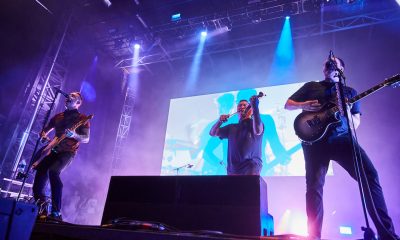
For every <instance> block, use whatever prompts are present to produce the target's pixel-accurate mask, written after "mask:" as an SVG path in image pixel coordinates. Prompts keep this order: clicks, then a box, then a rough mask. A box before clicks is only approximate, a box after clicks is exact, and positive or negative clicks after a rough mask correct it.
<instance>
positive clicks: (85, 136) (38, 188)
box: [33, 92, 89, 220]
mask: <svg viewBox="0 0 400 240" xmlns="http://www.w3.org/2000/svg"><path fill="white" fill-rule="evenodd" d="M81 105H82V96H81V94H80V93H79V92H72V93H70V94H68V98H67V99H66V101H65V108H66V110H65V111H64V112H62V113H59V114H56V115H55V116H54V117H53V118H52V119H51V120H50V122H49V124H48V125H47V126H46V127H45V128H44V129H43V130H42V132H41V133H40V137H41V138H42V139H47V140H48V137H47V134H48V133H49V132H50V131H52V130H55V135H56V136H57V137H60V136H62V135H63V134H65V135H66V138H65V139H64V140H62V141H61V142H60V143H59V144H58V145H57V146H56V147H54V148H53V149H52V151H51V153H50V154H49V155H47V156H46V157H45V158H44V159H43V161H41V162H40V163H39V165H38V166H37V167H36V168H35V169H36V170H37V172H36V175H35V180H34V183H33V196H34V198H35V201H36V202H37V203H38V205H43V204H44V203H45V202H46V195H45V187H46V184H47V182H48V180H49V181H50V189H51V201H52V205H51V213H50V215H49V216H50V217H51V218H54V219H58V220H62V217H61V199H62V188H63V184H62V181H61V178H60V174H61V172H62V171H63V170H64V169H65V168H66V167H67V166H68V165H69V164H70V163H71V161H72V159H73V158H74V156H75V154H76V152H77V150H78V148H79V144H80V143H81V142H82V143H87V142H89V123H88V122H87V123H86V124H84V125H81V126H80V127H78V128H77V129H76V131H72V130H70V129H69V128H71V127H72V126H73V125H74V124H76V123H77V122H79V121H80V120H81V119H82V118H84V117H85V115H83V114H81V113H79V111H78V108H79V107H80V106H81ZM43 215H44V216H46V215H47V213H46V212H44V214H43Z"/></svg>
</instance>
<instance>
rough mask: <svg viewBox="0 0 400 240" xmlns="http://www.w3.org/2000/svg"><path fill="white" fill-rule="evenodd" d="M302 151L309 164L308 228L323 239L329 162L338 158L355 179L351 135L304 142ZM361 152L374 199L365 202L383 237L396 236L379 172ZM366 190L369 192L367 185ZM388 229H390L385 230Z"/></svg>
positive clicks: (307, 170)
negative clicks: (325, 187) (374, 211)
mask: <svg viewBox="0 0 400 240" xmlns="http://www.w3.org/2000/svg"><path fill="white" fill-rule="evenodd" d="M303 151H304V157H305V165H306V211H307V217H308V231H309V235H310V236H312V237H319V238H320V237H321V230H322V221H323V215H324V208H323V201H322V197H323V187H324V183H325V175H326V173H327V170H328V166H329V161H330V160H334V161H336V162H337V163H338V164H339V165H340V166H342V167H343V168H344V169H345V170H346V171H347V172H348V173H349V174H350V176H351V177H352V178H353V179H356V171H355V167H354V161H353V154H352V147H351V143H350V140H349V139H348V138H337V139H336V140H335V139H333V140H330V141H329V142H328V140H321V141H319V142H316V143H313V144H312V145H307V144H303ZM360 153H361V161H362V165H363V167H364V170H365V174H366V179H367V181H368V184H369V187H370V191H371V196H372V199H371V198H369V197H368V196H366V205H367V209H368V212H369V215H370V216H371V218H372V220H373V222H374V224H375V226H376V228H377V231H378V235H379V236H380V237H381V238H382V239H392V238H390V237H389V238H388V237H387V236H388V232H390V234H392V235H394V236H396V235H395V231H394V227H393V222H392V219H391V218H390V217H389V214H388V211H387V207H386V203H385V199H384V196H383V192H382V187H381V185H380V183H379V178H378V173H377V171H376V169H375V167H374V165H373V164H372V162H371V160H370V159H369V157H368V155H367V154H366V152H365V151H364V150H363V149H362V148H361V147H360ZM364 192H366V189H365V188H364ZM371 200H372V201H371ZM372 204H374V205H375V208H376V211H377V215H378V216H379V218H380V220H381V221H379V219H377V218H376V217H375V214H373V212H372V211H373V210H374V209H373V205H372ZM381 222H382V223H383V225H384V227H383V226H382V224H381ZM385 228H386V229H387V230H385ZM389 236H390V235H389Z"/></svg>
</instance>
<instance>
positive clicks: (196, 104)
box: [161, 83, 332, 176]
mask: <svg viewBox="0 0 400 240" xmlns="http://www.w3.org/2000/svg"><path fill="white" fill-rule="evenodd" d="M303 84H304V83H295V84H287V85H279V86H272V87H263V88H256V89H245V90H239V91H232V92H224V93H215V94H208V95H201V96H193V97H185V98H177V99H171V101H170V107H169V115H168V123H167V129H166V135H165V145H164V152H163V159H162V166H161V175H226V167H227V166H226V164H227V163H226V159H227V146H228V144H227V140H226V139H224V140H221V139H219V138H218V137H211V136H210V135H209V131H210V129H211V127H212V125H213V124H214V123H215V122H216V121H217V120H218V119H219V116H220V115H221V114H232V113H234V112H236V105H237V103H238V102H239V101H240V100H242V99H246V100H249V99H250V97H251V96H253V95H257V94H258V93H259V92H263V93H265V94H266V96H265V97H262V98H260V104H259V109H260V113H261V120H262V121H263V123H264V127H265V131H264V135H263V145H262V150H263V156H262V159H263V169H262V171H261V175H262V176H304V174H305V169H304V156H303V152H302V148H301V144H300V141H299V139H298V137H297V136H296V134H295V132H294V129H293V121H294V119H295V118H296V116H297V115H298V114H299V113H300V110H299V111H287V110H285V109H284V105H285V102H286V100H287V99H288V97H289V96H290V95H292V94H293V93H294V92H295V91H296V90H297V89H299V88H300V87H301V86H302V85H303ZM238 121H239V118H238V116H237V115H233V116H231V117H230V118H229V120H228V121H227V122H226V123H224V124H223V125H222V126H225V125H226V124H231V123H237V122H238ZM328 174H332V168H330V169H329V173H328Z"/></svg>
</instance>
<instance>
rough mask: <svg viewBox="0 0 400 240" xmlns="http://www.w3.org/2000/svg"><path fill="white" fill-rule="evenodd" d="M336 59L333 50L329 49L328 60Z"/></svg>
mask: <svg viewBox="0 0 400 240" xmlns="http://www.w3.org/2000/svg"><path fill="white" fill-rule="evenodd" d="M334 59H335V56H334V55H333V51H332V50H330V51H329V56H328V61H333V60H334Z"/></svg>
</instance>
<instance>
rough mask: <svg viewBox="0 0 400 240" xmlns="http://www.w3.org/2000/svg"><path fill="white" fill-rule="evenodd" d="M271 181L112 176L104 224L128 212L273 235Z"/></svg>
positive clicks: (180, 224)
mask: <svg viewBox="0 0 400 240" xmlns="http://www.w3.org/2000/svg"><path fill="white" fill-rule="evenodd" d="M267 206H268V204H267V185H266V183H265V182H264V180H263V179H262V178H261V177H258V176H165V177H160V176H139V177H137V176H135V177H112V179H111V181H110V187H109V192H108V195H107V201H106V204H105V209H104V213H103V219H102V224H105V223H108V222H109V221H110V220H113V219H116V218H120V217H128V218H131V219H132V220H140V221H153V222H161V223H164V224H167V225H170V226H172V227H175V228H177V229H179V230H183V231H196V230H214V231H221V232H224V233H230V234H239V235H251V236H268V235H272V234H273V219H272V216H270V215H269V214H268V207H267Z"/></svg>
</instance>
